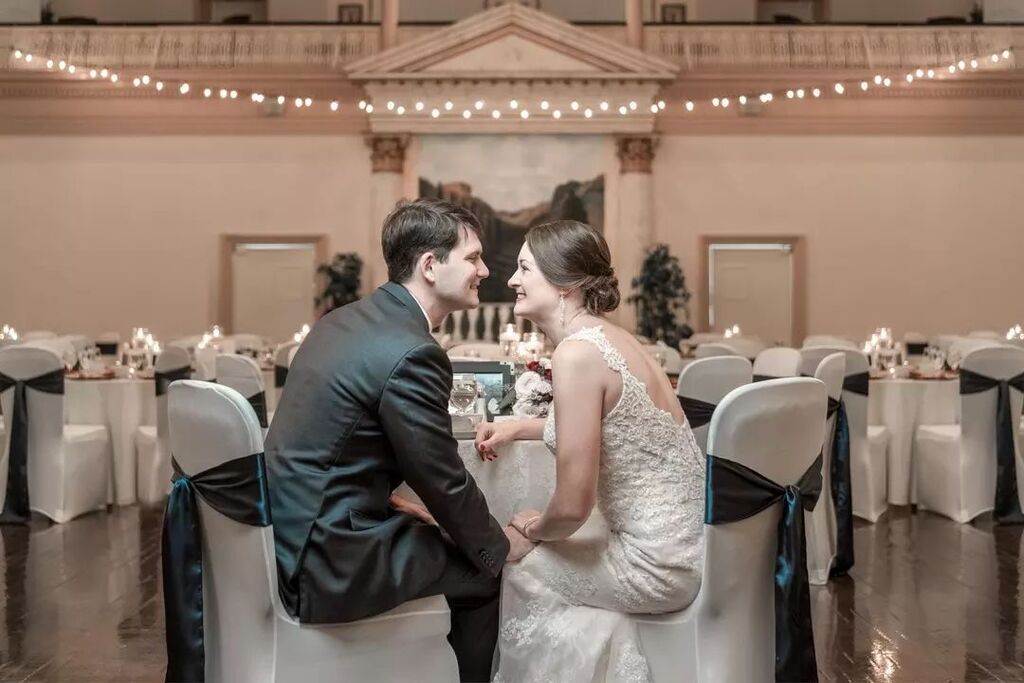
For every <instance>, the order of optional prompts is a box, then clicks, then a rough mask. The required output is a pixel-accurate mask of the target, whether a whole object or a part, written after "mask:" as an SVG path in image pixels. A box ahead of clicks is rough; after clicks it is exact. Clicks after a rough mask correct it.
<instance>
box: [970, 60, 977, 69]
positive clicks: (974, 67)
mask: <svg viewBox="0 0 1024 683" xmlns="http://www.w3.org/2000/svg"><path fill="white" fill-rule="evenodd" d="M971 68H972V69H977V68H978V60H977V59H972V60H971Z"/></svg>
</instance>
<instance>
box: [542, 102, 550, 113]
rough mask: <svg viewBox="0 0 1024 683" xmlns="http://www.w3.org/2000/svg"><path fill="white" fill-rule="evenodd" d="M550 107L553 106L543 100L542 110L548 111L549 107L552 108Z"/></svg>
mask: <svg viewBox="0 0 1024 683" xmlns="http://www.w3.org/2000/svg"><path fill="white" fill-rule="evenodd" d="M550 106H551V104H550V103H549V102H548V101H547V100H541V101H540V108H541V110H542V111H547V110H548V107H550Z"/></svg>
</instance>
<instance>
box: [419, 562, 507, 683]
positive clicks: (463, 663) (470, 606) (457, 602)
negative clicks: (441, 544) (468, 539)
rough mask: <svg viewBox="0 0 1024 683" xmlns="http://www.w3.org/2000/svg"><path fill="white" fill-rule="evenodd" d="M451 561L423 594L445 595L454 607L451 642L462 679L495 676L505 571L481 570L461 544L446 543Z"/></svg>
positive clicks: (474, 680)
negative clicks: (467, 555) (489, 571)
mask: <svg viewBox="0 0 1024 683" xmlns="http://www.w3.org/2000/svg"><path fill="white" fill-rule="evenodd" d="M445 549H446V551H447V555H448V561H447V563H446V565H445V569H444V573H442V574H441V576H440V578H438V580H437V581H435V582H434V583H433V584H431V585H430V586H428V587H427V588H425V589H424V590H423V592H422V593H421V594H420V596H419V597H427V596H428V595H444V597H445V598H446V599H447V601H448V609H450V610H451V613H452V616H451V619H452V630H451V631H450V632H449V633H448V642H449V643H450V644H451V646H452V649H453V650H455V657H456V659H458V661H459V680H461V681H463V682H464V683H468V682H470V681H472V683H482V682H484V681H489V680H491V663H492V660H493V658H494V648H495V646H496V645H497V643H498V616H499V614H498V612H499V607H500V601H499V597H500V592H501V575H500V574H499V575H498V576H497V577H494V576H491V575H489V574H485V573H483V572H481V571H480V570H479V569H477V568H476V566H475V565H474V564H473V563H471V562H470V561H469V560H468V559H466V557H465V556H464V555H463V554H462V551H460V550H459V549H458V548H456V547H455V546H454V545H452V544H450V543H445Z"/></svg>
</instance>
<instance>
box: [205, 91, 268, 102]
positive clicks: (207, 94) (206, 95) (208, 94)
mask: <svg viewBox="0 0 1024 683" xmlns="http://www.w3.org/2000/svg"><path fill="white" fill-rule="evenodd" d="M212 94H213V90H211V89H210V88H203V97H209V96H210V95H212ZM252 100H253V102H255V101H256V93H253V97H252Z"/></svg>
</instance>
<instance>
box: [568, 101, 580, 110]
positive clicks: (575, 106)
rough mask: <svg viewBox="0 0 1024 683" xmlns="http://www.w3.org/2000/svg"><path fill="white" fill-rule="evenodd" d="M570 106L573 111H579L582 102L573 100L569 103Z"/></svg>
mask: <svg viewBox="0 0 1024 683" xmlns="http://www.w3.org/2000/svg"><path fill="white" fill-rule="evenodd" d="M569 108H570V109H572V110H573V111H579V108H580V103H579V102H577V101H576V100H573V101H572V102H570V103H569Z"/></svg>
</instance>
